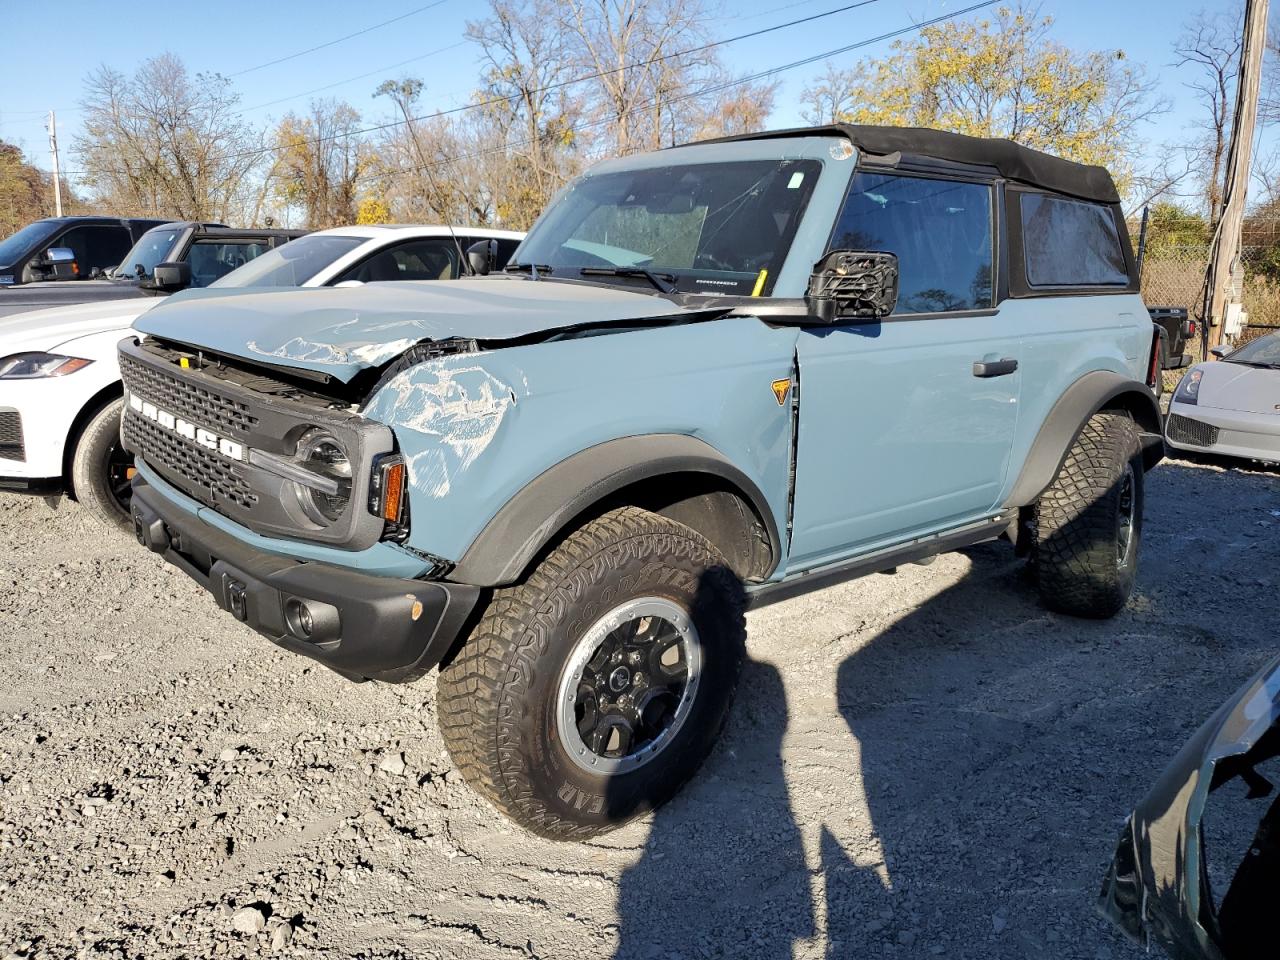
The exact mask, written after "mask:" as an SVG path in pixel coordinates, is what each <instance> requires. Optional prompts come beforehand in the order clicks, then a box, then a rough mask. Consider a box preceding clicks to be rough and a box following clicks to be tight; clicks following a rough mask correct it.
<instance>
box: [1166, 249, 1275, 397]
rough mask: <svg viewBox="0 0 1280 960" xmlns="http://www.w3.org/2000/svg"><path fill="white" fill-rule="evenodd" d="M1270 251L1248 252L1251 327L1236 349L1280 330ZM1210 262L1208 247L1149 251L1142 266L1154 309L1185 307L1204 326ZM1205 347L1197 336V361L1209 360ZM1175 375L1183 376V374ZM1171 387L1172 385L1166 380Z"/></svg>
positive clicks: (1245, 283) (1245, 300)
mask: <svg viewBox="0 0 1280 960" xmlns="http://www.w3.org/2000/svg"><path fill="white" fill-rule="evenodd" d="M1270 253H1271V251H1269V250H1261V249H1251V248H1246V249H1245V250H1244V251H1242V255H1241V258H1240V261H1241V267H1242V269H1243V277H1242V279H1241V302H1242V304H1243V307H1244V311H1245V313H1246V314H1247V316H1248V325H1247V326H1246V327H1245V329H1244V331H1243V332H1242V333H1241V334H1240V335H1239V336H1238V337H1236V339H1235V340H1234V343H1235V344H1236V345H1239V344H1241V343H1245V342H1247V341H1249V340H1252V339H1254V338H1255V337H1260V336H1264V335H1266V334H1268V333H1271V332H1273V331H1275V330H1280V281H1277V280H1274V279H1272V278H1271V276H1270V274H1271V273H1272V272H1273V270H1272V269H1271V268H1272V267H1273V264H1272V263H1270V262H1266V263H1265V264H1264V259H1269V257H1268V255H1269V254H1270ZM1208 262H1209V247H1208V245H1207V244H1192V245H1177V246H1173V245H1161V246H1160V247H1158V248H1156V249H1148V250H1147V253H1146V256H1145V258H1144V262H1143V264H1142V299H1143V301H1144V302H1145V303H1146V304H1147V306H1149V307H1183V308H1185V309H1186V310H1187V313H1188V315H1189V316H1191V317H1192V319H1194V320H1195V321H1196V324H1197V327H1200V325H1201V323H1202V317H1201V313H1202V312H1203V307H1204V303H1203V300H1204V277H1205V270H1206V267H1207V265H1208ZM1200 343H1201V342H1200V340H1199V338H1197V341H1196V343H1194V344H1189V345H1188V349H1189V351H1190V352H1191V355H1192V357H1193V359H1195V360H1200V359H1203V357H1202V356H1201V347H1200ZM1171 373H1173V374H1175V375H1176V377H1177V378H1180V377H1181V371H1171ZM1165 386H1166V387H1169V386H1172V384H1170V383H1168V382H1166V384H1165Z"/></svg>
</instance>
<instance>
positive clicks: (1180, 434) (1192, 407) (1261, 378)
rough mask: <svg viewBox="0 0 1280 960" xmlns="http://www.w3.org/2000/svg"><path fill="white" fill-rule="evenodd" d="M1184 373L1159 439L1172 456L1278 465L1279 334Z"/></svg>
mask: <svg viewBox="0 0 1280 960" xmlns="http://www.w3.org/2000/svg"><path fill="white" fill-rule="evenodd" d="M1213 352H1214V354H1215V355H1217V356H1218V357H1220V358H1221V362H1216V363H1215V362H1210V363H1201V364H1197V365H1196V366H1194V367H1192V368H1191V369H1190V370H1188V371H1187V374H1186V376H1184V377H1183V378H1182V382H1181V383H1179V384H1178V389H1177V390H1175V391H1174V393H1173V399H1172V401H1171V402H1170V404H1169V416H1168V418H1167V419H1166V420H1165V427H1164V435H1165V440H1167V441H1168V444H1169V446H1171V447H1173V448H1175V449H1177V450H1190V451H1196V452H1201V453H1215V454H1222V455H1224V456H1229V457H1245V458H1248V459H1250V460H1262V461H1265V462H1268V463H1280V331H1277V332H1276V333H1270V334H1267V335H1266V336H1265V337H1259V338H1258V339H1256V340H1251V341H1250V342H1249V343H1246V344H1245V345H1244V346H1242V347H1240V348H1239V349H1238V350H1234V351H1231V350H1229V349H1227V348H1223V347H1215V348H1214V350H1213Z"/></svg>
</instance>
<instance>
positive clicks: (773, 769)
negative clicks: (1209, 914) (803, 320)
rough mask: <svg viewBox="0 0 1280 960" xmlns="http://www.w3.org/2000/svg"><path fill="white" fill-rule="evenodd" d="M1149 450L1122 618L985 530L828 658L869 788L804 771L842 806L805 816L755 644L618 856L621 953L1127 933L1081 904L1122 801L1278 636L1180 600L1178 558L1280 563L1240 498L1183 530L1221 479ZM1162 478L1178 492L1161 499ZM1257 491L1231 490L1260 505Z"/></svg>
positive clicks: (818, 950) (1053, 956)
mask: <svg viewBox="0 0 1280 960" xmlns="http://www.w3.org/2000/svg"><path fill="white" fill-rule="evenodd" d="M1162 469H1163V470H1164V471H1165V476H1164V477H1163V478H1162V481H1163V483H1164V487H1165V491H1164V492H1163V493H1162V494H1161V496H1162V497H1164V498H1170V499H1166V501H1164V502H1165V506H1166V508H1167V509H1169V510H1170V512H1169V514H1168V515H1166V516H1163V517H1162V516H1153V514H1152V513H1151V511H1150V509H1149V510H1148V515H1147V522H1146V530H1145V532H1144V548H1143V556H1142V557H1141V559H1140V561H1139V572H1138V584H1137V588H1136V590H1135V594H1134V599H1133V600H1132V601H1131V603H1130V605H1129V607H1128V608H1126V609H1125V610H1124V611H1122V612H1121V613H1120V614H1119V615H1118V616H1117V617H1116V618H1115V619H1113V620H1110V621H1087V620H1077V619H1073V618H1070V617H1064V616H1058V615H1054V614H1051V613H1049V612H1047V611H1046V610H1045V609H1044V608H1042V607H1041V606H1040V605H1039V603H1038V602H1037V599H1036V595H1035V590H1034V588H1033V587H1032V585H1031V584H1030V583H1029V582H1028V578H1027V576H1026V573H1025V564H1024V563H1023V562H1022V561H1020V560H1017V559H1015V558H1014V557H1013V554H1012V551H1011V550H1010V549H1009V547H1008V545H1007V544H995V543H993V544H987V545H983V546H979V547H976V548H973V549H971V550H967V551H965V554H966V556H967V557H968V559H969V561H970V563H971V568H970V570H969V571H968V572H967V573H966V575H965V576H964V578H963V579H962V580H961V581H960V582H958V583H956V584H954V585H953V586H951V587H950V588H948V589H946V590H945V591H943V592H942V593H940V594H938V595H937V596H934V597H932V598H931V599H929V600H928V601H927V602H925V603H924V604H923V605H921V606H919V607H917V608H915V609H913V610H911V611H910V612H908V613H907V614H906V615H905V616H903V617H902V619H900V620H898V621H896V622H895V623H893V624H892V625H891V626H890V627H888V628H887V629H885V630H884V631H883V632H881V633H880V634H879V635H877V636H875V637H874V638H873V639H871V640H870V641H869V642H867V643H866V644H865V645H864V646H862V647H860V648H859V649H857V650H856V651H855V652H854V653H853V654H852V655H851V656H849V657H848V658H847V659H845V660H844V661H843V662H842V663H841V664H840V665H839V667H838V670H837V675H836V677H835V684H836V694H837V702H838V709H839V712H840V715H841V718H842V719H843V720H844V722H845V724H847V727H848V732H849V734H850V739H849V740H847V741H845V742H843V743H842V742H839V741H838V740H837V741H835V742H832V743H831V744H829V745H827V746H826V747H825V749H829V750H830V751H833V752H837V753H839V752H841V751H853V750H855V749H856V750H857V751H858V754H859V757H860V774H861V781H862V783H861V790H860V789H859V785H858V784H857V783H847V782H846V783H839V782H836V781H835V778H834V777H832V778H830V779H828V780H827V781H825V782H821V783H819V784H818V786H819V787H821V788H822V789H824V790H825V791H826V793H827V795H828V797H829V796H830V795H831V794H833V793H839V791H844V793H845V795H847V796H848V797H849V802H848V815H847V816H846V817H843V818H841V817H839V816H832V817H830V818H829V822H828V823H825V824H818V823H808V822H806V823H804V824H803V825H798V824H797V818H796V815H795V813H794V811H793V809H792V806H791V803H790V800H789V796H788V782H787V780H788V776H789V777H790V778H791V783H790V787H791V790H793V791H794V790H797V789H805V787H806V784H805V782H804V779H803V778H804V774H803V773H802V772H799V771H797V770H796V769H795V768H794V767H793V768H791V769H788V770H787V771H786V773H785V774H784V767H783V762H782V756H781V753H780V746H781V742H782V737H783V734H784V733H785V731H786V726H787V719H788V710H787V704H786V694H785V691H784V688H783V684H782V680H781V677H780V676H779V674H778V672H777V671H776V670H775V669H774V668H773V667H771V666H768V665H765V664H761V663H749V664H748V665H747V669H746V672H745V674H744V677H743V682H742V685H741V688H740V693H739V706H738V708H737V709H736V710H735V713H734V716H733V718H732V720H731V730H730V735H729V737H728V738H727V741H726V744H725V749H723V750H721V751H719V752H718V753H717V755H715V756H714V757H713V759H712V762H711V763H709V764H708V767H707V769H706V770H705V771H704V773H703V774H702V775H701V776H700V777H699V778H698V780H697V781H696V782H695V784H694V785H693V786H692V788H691V789H688V790H686V791H685V792H684V794H683V795H682V796H680V797H677V799H676V800H675V801H674V802H672V803H671V804H669V805H668V806H666V807H665V808H663V809H661V810H660V811H659V812H658V813H657V815H656V817H655V819H654V821H653V826H652V829H651V831H650V833H649V836H648V839H647V842H646V844H645V849H644V854H643V856H642V858H641V859H640V860H639V862H638V863H637V864H636V865H635V866H634V867H633V868H631V869H629V870H627V871H626V873H625V874H624V876H623V878H622V881H621V888H620V896H619V903H618V914H619V918H620V924H621V945H620V947H619V949H618V952H617V954H616V957H617V958H618V960H632V958H641V960H648V958H662V960H692V958H695V957H732V958H743V960H746V958H772V957H786V958H791V957H792V956H793V950H794V954H795V955H796V956H799V957H804V958H810V957H818V956H823V955H825V956H826V957H827V958H828V960H837V958H841V960H843V958H863V957H889V958H903V960H908V958H909V960H916V958H923V960H929V958H931V957H935V956H937V957H945V958H947V960H962V958H972V960H1062V958H1084V960H1122V958H1126V957H1130V956H1134V957H1136V956H1138V953H1137V952H1136V951H1133V950H1132V948H1131V947H1130V946H1129V945H1128V944H1126V943H1125V942H1124V941H1122V940H1121V939H1120V937H1119V936H1118V935H1117V934H1115V933H1113V932H1112V931H1111V930H1110V929H1109V928H1108V927H1107V926H1106V925H1105V923H1104V922H1103V921H1102V920H1101V919H1099V918H1098V917H1097V916H1096V915H1095V913H1094V902H1095V899H1096V897H1097V894H1098V890H1099V889H1100V884H1101V880H1102V876H1103V872H1104V870H1105V867H1106V864H1107V862H1108V861H1109V859H1110V857H1111V855H1112V853H1113V851H1114V846H1115V842H1116V837H1117V836H1118V833H1119V830H1120V826H1121V824H1122V822H1123V819H1124V817H1125V815H1126V814H1127V813H1128V811H1129V809H1130V808H1131V807H1132V805H1133V803H1134V802H1135V801H1136V800H1137V799H1138V798H1140V797H1141V796H1142V795H1143V794H1144V793H1145V792H1146V790H1147V788H1148V786H1149V784H1150V783H1151V781H1152V780H1153V779H1154V778H1155V777H1156V776H1157V774H1158V773H1159V772H1160V770H1161V769H1162V768H1163V767H1164V765H1165V764H1166V763H1167V761H1168V759H1169V758H1171V757H1172V756H1173V755H1174V754H1175V753H1176V751H1177V749H1178V747H1179V746H1180V745H1181V743H1182V741H1183V740H1184V739H1185V738H1186V736H1187V735H1188V734H1189V733H1190V731H1191V730H1193V729H1194V728H1195V727H1196V726H1198V725H1199V723H1200V721H1201V720H1202V719H1203V716H1205V715H1207V714H1208V712H1210V711H1211V710H1212V707H1213V705H1214V704H1216V703H1217V702H1218V701H1219V700H1220V699H1221V698H1222V697H1224V696H1226V695H1227V694H1228V693H1230V692H1231V691H1232V690H1234V689H1235V687H1236V686H1237V685H1238V684H1239V682H1241V680H1243V679H1244V678H1245V677H1247V676H1248V675H1249V674H1250V673H1252V672H1253V671H1254V669H1256V665H1257V660H1258V658H1259V657H1260V656H1263V655H1265V654H1266V653H1267V652H1268V651H1269V650H1270V649H1271V648H1272V647H1273V646H1274V636H1273V634H1272V631H1271V628H1270V626H1269V625H1268V624H1267V623H1262V622H1255V621H1254V620H1252V619H1250V618H1249V617H1248V616H1246V617H1243V618H1241V619H1239V620H1235V619H1226V618H1225V617H1224V614H1223V612H1222V607H1221V606H1220V605H1217V604H1201V603H1199V602H1197V601H1196V600H1195V599H1191V597H1192V596H1193V594H1192V593H1191V591H1192V590H1193V589H1195V588H1194V584H1195V583H1196V582H1197V580H1196V577H1195V576H1194V575H1191V574H1189V571H1195V570H1201V569H1203V567H1204V566H1205V565H1208V566H1211V567H1213V566H1223V567H1228V568H1230V567H1232V566H1234V565H1238V564H1240V563H1241V562H1242V561H1244V560H1246V558H1248V561H1249V563H1251V564H1258V565H1259V569H1266V570H1271V569H1277V568H1280V566H1278V565H1280V545H1277V543H1276V542H1275V541H1274V540H1268V539H1266V538H1265V537H1258V536H1257V534H1258V530H1256V529H1255V530H1253V532H1250V527H1256V524H1255V523H1254V520H1253V519H1244V518H1240V519H1238V520H1234V519H1233V520H1230V521H1229V522H1227V523H1224V524H1222V525H1220V527H1219V529H1217V530H1216V532H1215V534H1214V535H1213V536H1211V537H1206V538H1203V539H1198V540H1196V541H1194V542H1187V541H1186V540H1185V538H1183V539H1175V537H1176V535H1177V534H1178V533H1179V532H1180V528H1181V527H1182V526H1183V525H1184V524H1185V523H1186V522H1187V520H1188V519H1190V518H1191V517H1199V516H1201V513H1200V511H1202V510H1203V506H1202V504H1203V503H1206V502H1208V500H1207V499H1202V498H1210V497H1217V496H1220V495H1221V494H1222V492H1223V490H1222V488H1221V486H1220V483H1219V478H1220V476H1221V475H1218V474H1213V473H1210V472H1207V471H1198V470H1194V469H1189V468H1187V467H1180V466H1178V465H1170V466H1166V467H1164V468H1162ZM1175 482H1176V484H1177V487H1178V494H1179V496H1180V497H1183V498H1188V497H1189V498H1190V499H1188V500H1185V501H1183V500H1178V501H1174V500H1173V499H1171V497H1172V495H1171V493H1170V492H1169V484H1172V483H1175ZM1259 492H1260V491H1255V490H1253V488H1249V490H1248V491H1243V493H1244V494H1245V496H1246V497H1247V503H1248V510H1249V511H1250V517H1253V513H1252V512H1253V511H1258V513H1259V515H1260V516H1263V518H1264V520H1265V511H1264V510H1263V507H1264V506H1265V504H1264V503H1263V502H1261V501H1259V500H1256V499H1255V498H1257V497H1258V494H1259ZM1235 496H1240V494H1235ZM1264 498H1265V494H1264ZM1151 505H1152V499H1151V497H1150V495H1149V497H1148V507H1149V508H1150V506H1151ZM1250 537H1254V538H1255V539H1252V540H1249V539H1248V538H1250ZM1268 582H1269V581H1268ZM1265 589H1267V588H1263V590H1264V591H1265ZM1259 595H1261V594H1259ZM1258 612H1262V611H1258ZM1264 619H1265V618H1264ZM797 781H800V782H797ZM860 792H863V793H865V804H866V810H867V811H868V812H869V819H870V827H871V830H872V832H873V834H874V842H873V843H871V844H867V843H866V842H865V835H866V829H865V828H866V824H865V823H861V822H859V821H860V820H861V817H862V810H863V807H862V804H861V803H860V800H861V798H860V797H859V795H858V794H859V793H860ZM801 826H803V828H804V832H805V836H806V837H813V838H816V852H817V854H818V858H819V860H820V862H819V863H817V864H806V860H805V854H804V847H803V844H802V841H801ZM811 867H812V868H817V872H818V873H820V877H816V878H815V877H813V876H812V875H811ZM815 897H819V898H822V899H823V900H825V904H819V903H815V899H814V898H815ZM824 928H825V929H824Z"/></svg>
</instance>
